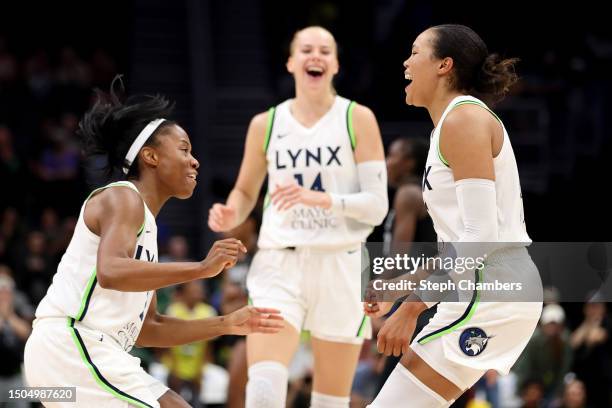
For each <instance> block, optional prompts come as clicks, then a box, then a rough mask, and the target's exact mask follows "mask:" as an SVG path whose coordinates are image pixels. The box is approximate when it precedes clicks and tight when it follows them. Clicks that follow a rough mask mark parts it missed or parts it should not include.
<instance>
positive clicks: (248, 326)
mask: <svg viewBox="0 0 612 408" xmlns="http://www.w3.org/2000/svg"><path fill="white" fill-rule="evenodd" d="M279 313H280V311H279V310H276V309H269V308H264V307H255V306H244V307H242V308H240V309H238V310H236V311H235V312H233V313H230V314H229V315H227V322H228V324H229V333H228V334H237V335H242V336H244V335H246V334H251V333H278V332H279V331H280V329H282V328H283V327H285V325H284V319H283V317H282V316H281V315H280V314H279Z"/></svg>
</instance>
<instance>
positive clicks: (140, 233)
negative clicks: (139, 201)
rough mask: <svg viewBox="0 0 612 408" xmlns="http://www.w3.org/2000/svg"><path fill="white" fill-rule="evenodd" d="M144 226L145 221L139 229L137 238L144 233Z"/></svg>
mask: <svg viewBox="0 0 612 408" xmlns="http://www.w3.org/2000/svg"><path fill="white" fill-rule="evenodd" d="M144 226H145V223H144V222H143V223H142V225H141V226H140V229H139V230H138V234H136V238H138V237H140V235H142V231H144Z"/></svg>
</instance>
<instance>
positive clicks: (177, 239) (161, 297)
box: [157, 235, 191, 313]
mask: <svg viewBox="0 0 612 408" xmlns="http://www.w3.org/2000/svg"><path fill="white" fill-rule="evenodd" d="M166 250H167V253H166V254H165V255H162V256H160V258H159V262H189V261H191V259H190V258H189V243H188V242H187V238H185V237H184V236H182V235H174V236H172V237H170V239H169V240H168V245H167V247H166ZM174 289H175V288H174V286H168V287H165V288H161V289H158V290H157V310H159V311H160V312H161V313H165V312H166V310H167V309H168V305H169V304H170V302H171V300H172V295H173V294H174Z"/></svg>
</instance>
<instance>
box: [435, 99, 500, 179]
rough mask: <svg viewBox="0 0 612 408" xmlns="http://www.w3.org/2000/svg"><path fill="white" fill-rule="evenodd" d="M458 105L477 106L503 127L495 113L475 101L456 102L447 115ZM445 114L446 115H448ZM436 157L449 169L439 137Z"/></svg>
mask: <svg viewBox="0 0 612 408" xmlns="http://www.w3.org/2000/svg"><path fill="white" fill-rule="evenodd" d="M460 105H478V106H480V107H481V108H484V109H486V110H487V111H489V113H490V114H491V115H493V116H494V117H495V119H497V120H498V121H499V123H500V124H501V125H502V126H503V125H504V124H503V122H502V121H501V119H500V118H499V116H497V115H496V114H495V112H493V111H492V110H491V109H489V107H488V106H486V105H485V104H484V103H482V102H477V101H461V102H457V103H456V104H454V105H453V107H452V108H451V109H450V110H449V111H448V113H450V112H451V111H452V110H453V109H455V108H456V107H457V106H460ZM448 113H447V115H448ZM440 136H442V128H440ZM437 150H438V157H439V158H440V161H441V162H442V163H444V165H445V166H446V167H450V165H449V164H448V162H447V161H446V159H445V158H444V156H442V152H441V151H440V137H438V149H437Z"/></svg>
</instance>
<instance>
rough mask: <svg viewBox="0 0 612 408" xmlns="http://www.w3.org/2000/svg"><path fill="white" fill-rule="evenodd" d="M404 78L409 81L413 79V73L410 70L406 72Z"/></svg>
mask: <svg viewBox="0 0 612 408" xmlns="http://www.w3.org/2000/svg"><path fill="white" fill-rule="evenodd" d="M404 78H406V79H407V80H409V81H412V75H411V74H409V73H408V72H404Z"/></svg>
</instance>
